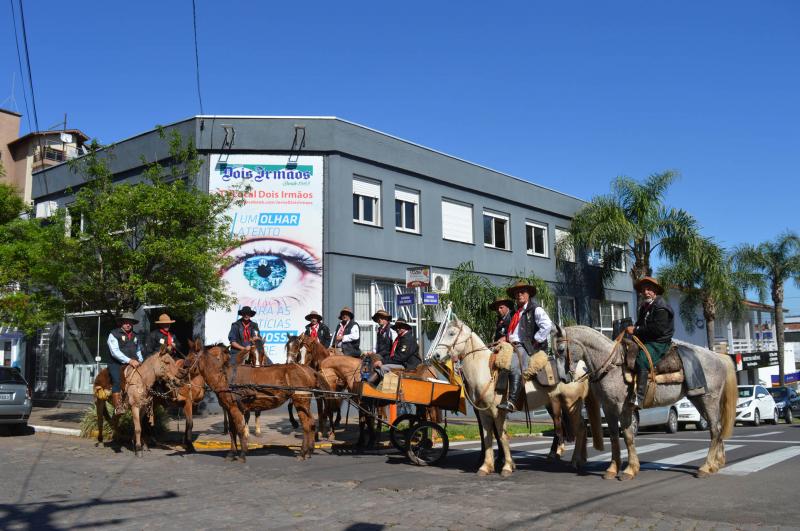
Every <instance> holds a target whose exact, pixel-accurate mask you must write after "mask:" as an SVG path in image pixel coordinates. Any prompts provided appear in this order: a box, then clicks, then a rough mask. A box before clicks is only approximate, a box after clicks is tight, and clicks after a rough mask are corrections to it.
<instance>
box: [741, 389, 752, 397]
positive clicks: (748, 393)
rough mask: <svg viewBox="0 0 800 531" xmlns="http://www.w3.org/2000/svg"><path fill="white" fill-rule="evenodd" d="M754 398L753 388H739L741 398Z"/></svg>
mask: <svg viewBox="0 0 800 531" xmlns="http://www.w3.org/2000/svg"><path fill="white" fill-rule="evenodd" d="M751 396H753V388H752V387H740V388H739V398H750V397H751Z"/></svg>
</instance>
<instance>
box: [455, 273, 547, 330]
mask: <svg viewBox="0 0 800 531" xmlns="http://www.w3.org/2000/svg"><path fill="white" fill-rule="evenodd" d="M474 269H475V268H474V265H473V263H472V262H464V263H462V264H459V265H458V267H456V268H455V269H454V270H453V272H452V273H451V275H450V289H449V292H448V293H447V294H445V295H443V296H442V304H445V305H446V304H447V303H449V302H452V303H453V312H455V314H456V315H457V316H458V318H459V319H461V320H462V321H464V322H465V323H466V324H467V326H469V327H470V328H471V329H472V331H473V332H475V333H476V334H478V336H480V337H481V338H483V339H484V340H488V339H490V338H492V337H493V336H494V329H495V323H496V322H497V314H496V313H495V312H494V311H492V310H490V309H489V303H491V302H493V301H494V300H495V299H496V298H497V297H500V296H503V297H505V296H506V288H507V287H508V286H511V285H512V284H514V283H516V282H517V280H525V281H526V282H528V283H529V284H531V285H532V286H536V300H537V301H538V303H539V304H540V305H541V306H542V307H544V308H545V310H547V312H548V314H550V315H551V316H552V315H554V313H553V312H554V309H555V296H554V295H553V292H552V290H551V289H550V286H548V285H547V283H546V282H545V281H544V280H542V279H540V278H539V277H537V276H536V275H517V276H516V277H514V278H513V279H512V280H511V281H509V282H508V284H507V285H506V286H496V285H494V284H492V282H491V281H490V280H489V279H488V278H486V277H485V276H483V275H481V274H479V273H476V272H475V270H474Z"/></svg>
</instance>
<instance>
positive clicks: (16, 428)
mask: <svg viewBox="0 0 800 531" xmlns="http://www.w3.org/2000/svg"><path fill="white" fill-rule="evenodd" d="M26 431H28V425H27V424H9V426H8V433H9V434H11V435H24V434H25V432H26Z"/></svg>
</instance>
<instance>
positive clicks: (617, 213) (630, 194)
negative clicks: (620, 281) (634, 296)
mask: <svg viewBox="0 0 800 531" xmlns="http://www.w3.org/2000/svg"><path fill="white" fill-rule="evenodd" d="M676 178H677V173H676V172H673V171H665V172H663V173H656V174H653V175H651V176H650V177H648V178H647V179H645V181H644V182H639V181H636V180H633V179H631V178H629V177H617V178H616V179H615V180H614V182H613V183H612V185H611V194H609V195H604V196H599V197H595V198H593V199H592V200H591V202H589V204H587V205H586V206H585V207H583V208H582V209H581V210H580V211H578V213H577V214H576V215H575V218H574V219H573V220H572V227H571V229H570V233H569V236H568V237H566V238H564V239H563V240H562V241H561V242H559V246H558V247H559V253H558V254H559V256H560V257H563V256H564V253H565V252H566V250H567V249H569V248H570V247H571V246H573V247H574V248H579V249H587V250H589V249H591V250H594V251H595V252H598V253H600V255H601V263H602V270H601V278H602V281H603V284H605V283H607V282H608V281H609V280H611V279H612V278H613V276H614V271H615V267H616V268H618V267H619V263H620V262H621V259H622V258H623V257H624V256H628V257H630V258H632V259H633V267H632V269H631V271H630V274H631V278H632V280H633V281H634V282H635V281H637V280H639V279H641V278H642V277H645V276H652V274H653V268H652V263H651V259H652V257H653V253H657V255H658V256H661V257H663V258H666V259H668V260H670V261H673V262H674V261H677V260H679V259H681V258H683V257H684V256H686V254H687V252H689V251H691V249H692V247H693V245H694V242H695V241H696V240H697V239H698V236H697V222H696V221H695V219H694V218H693V217H692V216H691V215H689V214H688V213H687V212H686V211H684V210H681V209H675V208H669V207H667V206H666V205H664V196H665V194H666V192H667V190H668V189H669V187H670V185H671V184H672V183H673V182H674V181H675V179H676ZM623 263H624V262H623Z"/></svg>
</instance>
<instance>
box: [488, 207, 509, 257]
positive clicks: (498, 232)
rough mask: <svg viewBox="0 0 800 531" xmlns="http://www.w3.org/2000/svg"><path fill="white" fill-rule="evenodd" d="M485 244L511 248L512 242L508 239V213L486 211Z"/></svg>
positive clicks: (496, 247)
mask: <svg viewBox="0 0 800 531" xmlns="http://www.w3.org/2000/svg"><path fill="white" fill-rule="evenodd" d="M483 244H484V245H485V246H486V247H494V248H495V249H505V250H509V249H511V242H509V240H508V216H507V215H503V214H494V213H492V212H486V211H484V213H483Z"/></svg>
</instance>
